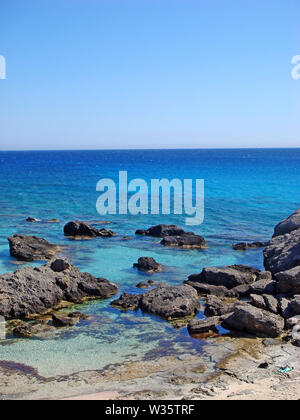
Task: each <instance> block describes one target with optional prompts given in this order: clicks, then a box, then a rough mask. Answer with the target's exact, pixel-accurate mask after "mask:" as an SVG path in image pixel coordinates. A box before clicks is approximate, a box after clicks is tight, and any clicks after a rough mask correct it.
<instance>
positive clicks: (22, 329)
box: [13, 323, 51, 338]
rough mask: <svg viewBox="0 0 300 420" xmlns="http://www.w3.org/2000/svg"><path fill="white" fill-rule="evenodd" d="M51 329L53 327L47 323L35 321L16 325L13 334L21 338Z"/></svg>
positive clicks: (30, 336)
mask: <svg viewBox="0 0 300 420" xmlns="http://www.w3.org/2000/svg"><path fill="white" fill-rule="evenodd" d="M50 329H51V327H49V326H48V325H47V324H45V323H34V324H29V323H24V324H21V325H18V326H16V327H15V328H14V329H13V335H14V336H15V337H20V338H32V337H35V336H38V335H40V334H41V333H44V332H46V331H48V330H50Z"/></svg>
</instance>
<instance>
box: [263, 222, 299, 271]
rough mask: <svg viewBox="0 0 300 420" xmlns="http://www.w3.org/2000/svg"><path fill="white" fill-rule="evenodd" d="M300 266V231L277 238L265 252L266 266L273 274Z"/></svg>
mask: <svg viewBox="0 0 300 420" xmlns="http://www.w3.org/2000/svg"><path fill="white" fill-rule="evenodd" d="M299 265H300V229H298V230H293V231H292V232H291V233H287V234H285V235H282V236H276V237H275V238H273V239H272V240H271V241H270V245H269V246H267V247H266V248H265V250H264V266H265V268H266V270H269V271H271V273H272V274H276V273H279V272H280V271H286V270H290V269H291V268H294V267H296V266H299Z"/></svg>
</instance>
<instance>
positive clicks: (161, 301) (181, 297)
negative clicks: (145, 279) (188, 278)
mask: <svg viewBox="0 0 300 420" xmlns="http://www.w3.org/2000/svg"><path fill="white" fill-rule="evenodd" d="M140 308H141V309H142V310H143V311H144V312H147V313H150V314H155V315H158V316H160V317H162V318H165V319H174V318H182V317H187V316H194V315H195V314H196V313H197V311H198V310H199V308H200V302H199V298H198V294H197V292H196V290H195V289H193V288H192V287H190V286H188V285H184V286H169V285H166V284H161V285H159V286H157V287H156V288H155V289H152V290H150V291H149V292H146V293H145V294H144V295H143V296H142V299H141V301H140Z"/></svg>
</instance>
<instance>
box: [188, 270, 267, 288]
mask: <svg viewBox="0 0 300 420" xmlns="http://www.w3.org/2000/svg"><path fill="white" fill-rule="evenodd" d="M259 273H260V270H257V269H255V268H252V267H248V266H246V265H230V266H227V267H222V268H218V267H209V268H204V269H203V270H202V272H201V273H199V274H193V275H191V276H189V278H188V280H189V281H192V282H200V283H206V284H210V285H213V286H224V287H226V288H227V289H232V288H234V287H236V286H240V285H243V284H251V283H253V282H254V281H256V280H257V278H258V275H259Z"/></svg>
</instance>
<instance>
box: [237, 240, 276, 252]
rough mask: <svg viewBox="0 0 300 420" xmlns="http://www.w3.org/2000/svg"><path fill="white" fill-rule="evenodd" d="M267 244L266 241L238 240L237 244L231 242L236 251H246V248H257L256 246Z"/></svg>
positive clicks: (263, 246)
mask: <svg viewBox="0 0 300 420" xmlns="http://www.w3.org/2000/svg"><path fill="white" fill-rule="evenodd" d="M268 245H269V241H268V242H240V243H238V244H233V245H232V248H233V249H235V250H236V251H246V250H247V249H257V248H265V247H266V246H268Z"/></svg>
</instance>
